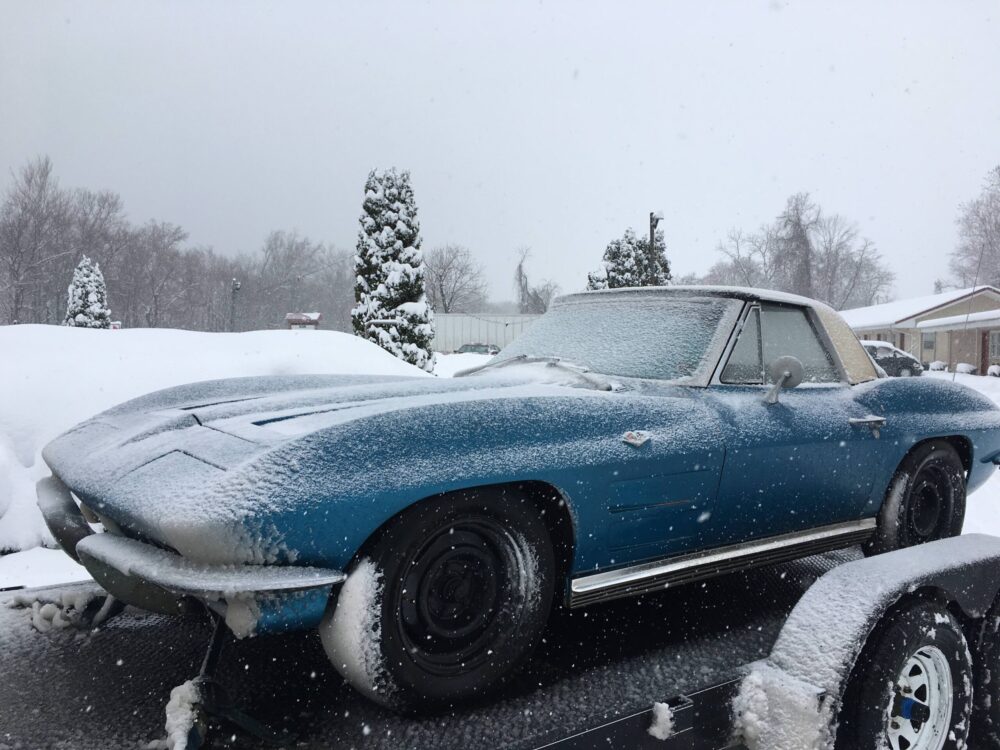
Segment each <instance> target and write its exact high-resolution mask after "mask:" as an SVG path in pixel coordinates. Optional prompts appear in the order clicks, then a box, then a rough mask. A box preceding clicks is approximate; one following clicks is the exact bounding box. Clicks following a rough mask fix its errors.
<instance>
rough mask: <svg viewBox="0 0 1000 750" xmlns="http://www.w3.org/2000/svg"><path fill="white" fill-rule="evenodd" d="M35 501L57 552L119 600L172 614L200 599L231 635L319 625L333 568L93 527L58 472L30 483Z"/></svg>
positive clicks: (334, 578) (340, 577)
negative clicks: (239, 560)
mask: <svg viewBox="0 0 1000 750" xmlns="http://www.w3.org/2000/svg"><path fill="white" fill-rule="evenodd" d="M36 489H37V493H38V507H39V508H40V509H41V511H42V516H43V517H44V518H45V523H46V524H47V525H48V527H49V530H50V531H51V532H52V535H53V536H54V537H55V538H56V541H58V542H59V544H60V546H61V547H62V548H63V550H64V551H65V552H66V554H68V555H69V556H70V557H72V558H73V559H74V560H76V561H77V562H79V563H81V564H82V565H83V566H84V567H86V569H87V572H89V573H90V574H91V575H92V576H93V577H94V580H96V581H97V582H98V583H99V584H101V586H102V587H104V588H105V589H106V590H107V591H108V592H109V593H111V594H112V595H114V596H116V597H117V598H119V599H121V600H122V601H124V602H127V603H129V604H133V605H135V606H137V607H141V608H143V609H148V610H151V611H154V612H164V613H169V614H174V613H178V612H183V611H185V610H187V609H190V605H191V604H192V602H193V600H196V601H200V602H202V603H203V604H205V605H207V606H209V607H211V608H212V609H213V610H215V611H217V612H219V613H220V614H222V615H225V617H226V622H227V624H228V625H229V626H230V628H231V629H232V630H233V632H234V633H236V635H237V636H245V635H252V634H255V633H262V632H281V631H286V630H301V629H306V628H310V627H315V626H316V625H317V624H319V621H320V619H321V618H322V616H323V612H324V611H325V609H326V605H327V602H328V601H329V598H330V594H331V593H332V591H333V587H334V586H337V585H340V584H341V583H343V582H344V580H345V579H346V578H347V576H346V574H345V573H344V572H343V571H340V570H334V569H331V568H315V567H305V566H295V565H205V564H201V563H197V562H194V561H192V560H188V559H187V558H184V557H181V556H180V555H178V554H176V553H174V552H170V551H168V550H164V549H160V548H159V547H155V546H153V545H151V544H146V543H144V542H140V541H137V540H135V539H129V538H127V537H124V536H119V535H118V534H111V533H103V534H97V533H94V530H93V529H92V528H91V527H90V525H89V524H88V523H87V521H86V519H85V518H84V517H83V513H82V512H81V510H80V507H79V506H78V505H77V504H76V501H75V500H74V499H73V495H72V493H71V492H70V490H69V488H68V487H67V486H66V485H65V484H63V482H62V481H60V480H59V478H58V477H55V476H52V477H46V478H45V479H42V480H41V481H39V482H38V484H37V487H36Z"/></svg>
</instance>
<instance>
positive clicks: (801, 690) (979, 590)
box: [733, 534, 1000, 750]
mask: <svg viewBox="0 0 1000 750" xmlns="http://www.w3.org/2000/svg"><path fill="white" fill-rule="evenodd" d="M924 589H928V590H933V591H936V592H938V593H939V594H940V595H943V596H944V597H945V598H946V599H947V600H948V601H949V602H950V603H952V604H954V605H956V606H957V607H958V608H960V610H961V611H962V613H963V614H964V615H966V616H967V617H970V618H974V619H979V618H982V617H983V616H984V615H985V613H986V612H987V610H989V608H990V607H991V606H992V604H993V602H994V601H995V600H996V598H997V591H998V589H1000V539H998V538H996V537H992V536H986V535H982V534H969V535H966V536H960V537H953V538H950V539H944V540H941V541H937V542H931V543H929V544H923V545H920V546H918V547H911V548H909V549H903V550H898V551H895V552H889V553H886V554H883V555H878V556H875V557H870V558H866V559H863V560H856V561H853V562H849V563H845V564H843V565H840V566H838V567H836V568H834V569H833V570H831V571H829V572H828V573H826V574H825V575H823V576H822V577H820V578H819V579H818V580H817V581H816V583H814V584H813V585H812V586H811V587H810V588H809V590H808V591H807V592H806V593H805V595H804V596H803V597H802V598H801V599H800V600H799V602H798V604H796V606H795V608H794V609H793V610H792V613H791V615H789V617H788V620H787V621H786V622H785V625H784V627H783V628H782V629H781V632H780V633H779V634H778V639H777V641H776V642H775V644H774V647H773V648H772V650H771V653H770V655H769V656H768V657H767V658H766V659H763V660H762V661H759V662H755V663H753V664H751V665H749V668H748V672H747V674H746V676H745V677H744V679H743V681H742V684H741V686H740V689H739V691H738V692H737V695H736V697H735V698H734V701H733V712H734V717H735V731H736V735H737V737H739V738H740V739H741V740H742V741H743V742H744V744H745V745H746V746H747V747H748V748H749V749H750V750H765V749H766V750H806V749H808V750H832V749H833V747H834V744H835V742H836V723H837V714H838V711H839V707H840V702H841V700H842V698H843V695H844V691H845V689H846V687H847V682H848V679H849V678H850V676H851V671H852V670H853V668H854V665H855V663H856V661H857V659H858V657H859V656H860V654H861V651H862V649H863V648H864V645H865V642H866V640H867V639H868V637H869V635H870V634H871V633H872V631H873V630H874V629H875V628H876V626H877V625H878V624H879V621H880V619H881V618H882V617H883V616H884V615H885V614H886V612H888V611H889V610H890V609H892V608H893V606H894V605H896V604H897V603H898V602H899V601H900V600H901V599H903V598H904V597H906V596H908V595H911V594H914V593H915V592H918V591H921V590H924Z"/></svg>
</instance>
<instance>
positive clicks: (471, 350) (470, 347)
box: [455, 344, 500, 356]
mask: <svg viewBox="0 0 1000 750" xmlns="http://www.w3.org/2000/svg"><path fill="white" fill-rule="evenodd" d="M455 353H456V354H489V355H490V356H492V355H494V354H499V353H500V348H499V347H497V346H495V345H493V344H462V345H461V346H460V347H458V350H457V351H456V352H455Z"/></svg>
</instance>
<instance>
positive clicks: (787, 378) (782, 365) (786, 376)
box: [764, 357, 803, 404]
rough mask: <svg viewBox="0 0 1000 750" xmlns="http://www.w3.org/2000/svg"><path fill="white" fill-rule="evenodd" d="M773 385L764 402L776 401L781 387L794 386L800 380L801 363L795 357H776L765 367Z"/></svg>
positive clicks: (774, 402) (771, 402) (801, 373)
mask: <svg viewBox="0 0 1000 750" xmlns="http://www.w3.org/2000/svg"><path fill="white" fill-rule="evenodd" d="M767 372H768V374H769V375H770V376H771V380H772V381H773V382H774V385H773V386H772V387H771V390H770V391H768V393H767V397H766V398H765V399H764V403H766V404H776V403H778V394H779V393H781V389H782V388H795V387H796V386H797V385H798V384H799V383H801V382H802V375H803V371H802V363H801V362H799V360H798V359H796V358H795V357H778V358H777V359H776V360H774V361H773V362H772V363H771V364H770V365H768V368H767Z"/></svg>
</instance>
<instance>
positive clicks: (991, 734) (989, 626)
mask: <svg viewBox="0 0 1000 750" xmlns="http://www.w3.org/2000/svg"><path fill="white" fill-rule="evenodd" d="M976 656H977V659H976V688H975V695H976V716H975V721H973V735H974V738H975V742H974V744H973V745H972V747H976V748H992V749H993V750H1000V601H998V602H997V603H996V604H994V605H993V606H992V607H991V608H990V611H989V613H987V615H986V617H985V619H984V620H983V626H982V629H981V630H980V632H979V643H978V644H977V647H976Z"/></svg>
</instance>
